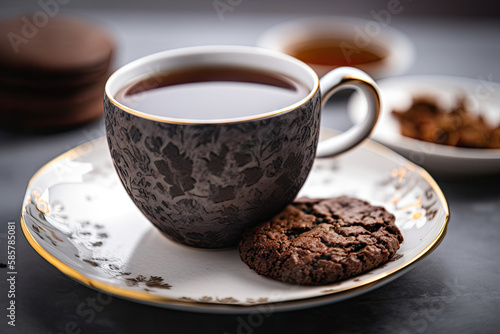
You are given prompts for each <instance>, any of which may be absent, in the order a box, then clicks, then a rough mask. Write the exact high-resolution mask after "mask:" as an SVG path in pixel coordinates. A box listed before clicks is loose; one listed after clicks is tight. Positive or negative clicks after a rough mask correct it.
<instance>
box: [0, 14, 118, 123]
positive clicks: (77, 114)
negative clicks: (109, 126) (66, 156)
mask: <svg viewBox="0 0 500 334" xmlns="http://www.w3.org/2000/svg"><path fill="white" fill-rule="evenodd" d="M37 18H38V19H37ZM42 23H43V24H42ZM0 36H1V37H0V109H1V111H0V112H1V115H2V121H1V122H0V128H2V129H4V130H10V131H25V132H26V131H28V132H52V131H58V130H63V129H67V128H70V127H74V126H77V125H80V124H83V123H87V122H90V121H93V120H95V119H97V118H99V117H100V116H101V115H102V114H103V106H102V96H103V92H104V85H105V82H106V79H107V78H108V76H109V73H110V70H111V60H112V55H113V49H114V45H113V42H112V39H111V38H110V36H108V34H107V33H105V32H103V31H102V30H101V29H98V28H96V27H95V26H94V25H93V24H92V23H87V22H85V21H82V20H80V19H74V18H68V17H59V16H55V17H52V18H50V17H47V19H46V20H44V21H41V20H40V19H39V16H36V15H34V16H30V15H26V16H22V17H16V18H13V19H9V20H6V21H3V22H1V23H0Z"/></svg>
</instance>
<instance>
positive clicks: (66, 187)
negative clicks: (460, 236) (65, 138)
mask: <svg viewBox="0 0 500 334" xmlns="http://www.w3.org/2000/svg"><path fill="white" fill-rule="evenodd" d="M341 194H346V195H351V196H356V197H359V198H362V199H366V200H369V201H370V202H371V203H373V204H378V205H384V206H385V207H386V209H387V210H389V211H390V212H392V213H393V214H395V216H396V224H397V225H398V226H399V228H400V229H401V231H402V233H403V236H404V238H405V242H404V244H402V245H401V248H400V250H399V251H398V253H397V254H396V255H395V257H394V258H393V259H392V260H391V261H390V262H388V263H387V264H385V265H384V266H382V267H379V268H377V269H374V270H371V271H370V272H368V273H365V274H363V275H360V276H358V277H355V278H352V279H348V280H345V281H342V282H340V283H336V284H331V285H325V286H294V285H290V284H286V283H281V282H278V281H274V280H271V279H267V278H264V277H261V276H259V275H257V274H256V273H255V272H253V271H252V270H251V269H249V268H248V267H247V266H246V265H245V264H244V263H243V262H242V261H241V260H240V258H239V255H238V251H237V250H236V249H224V250H200V249H195V248H189V247H185V246H181V245H179V244H176V243H174V242H171V241H169V240H167V239H166V238H164V237H163V236H162V235H161V234H160V233H159V232H158V231H157V230H156V229H155V228H154V227H153V225H152V224H150V223H149V222H148V221H147V220H146V218H145V217H144V216H143V215H142V214H141V213H140V212H139V210H138V209H137V208H136V207H135V206H134V204H133V203H132V201H131V200H130V199H129V197H128V196H127V194H126V192H125V190H124V189H123V188H122V185H121V184H120V181H119V179H118V177H117V176H116V175H115V171H114V169H113V166H112V164H111V159H110V157H109V154H108V149H107V145H106V142H105V140H104V139H102V138H101V139H97V140H94V141H91V142H89V143H87V144H84V145H82V146H79V147H77V148H75V149H72V150H71V151H68V152H67V153H64V154H63V155H61V156H59V157H58V158H56V159H54V160H52V161H51V162H49V163H48V164H47V165H45V166H44V167H42V168H41V169H40V170H39V171H38V172H37V173H36V174H35V175H34V176H33V178H32V179H31V181H30V182H29V184H28V189H27V192H26V198H25V201H24V203H23V210H22V216H21V222H22V223H21V224H22V229H23V232H24V234H25V236H26V238H27V239H28V241H29V243H30V244H31V245H32V247H33V248H34V249H35V250H36V251H37V252H38V253H39V254H40V255H41V256H42V257H43V258H45V259H46V260H47V261H48V262H50V263H51V264H52V265H54V266H55V267H57V268H58V269H59V270H61V271H62V272H63V273H65V274H66V275H68V276H70V277H71V278H73V279H75V280H77V281H79V282H81V283H82V284H85V285H87V286H89V287H92V288H95V289H98V290H101V291H104V292H107V293H110V294H113V295H115V296H119V297H122V298H126V299H130V300H133V301H137V302H142V303H147V304H152V305H156V306H160V307H166V308H173V309H179V310H187V311H197V312H211V313H247V312H254V311H255V310H256V309H257V310H260V311H261V312H263V311H262V310H267V311H273V312H275V311H285V310H293V309H300V308H307V307H312V306H317V305H322V304H326V303H332V302H336V301H340V300H343V299H346V298H351V297H353V296H356V295H358V294H361V293H364V292H367V291H370V290H371V289H374V288H376V287H380V286H381V285H383V284H385V283H387V282H389V281H392V280H393V279H395V278H397V277H399V276H400V275H401V274H403V273H404V272H406V271H407V270H408V269H410V268H411V267H412V266H413V265H414V264H415V263H416V262H417V261H418V260H420V259H422V258H423V257H424V256H426V255H428V254H429V253H430V252H432V251H433V250H434V249H435V248H436V247H437V246H438V245H439V243H440V242H441V241H442V239H443V238H444V235H445V233H446V226H447V223H448V217H449V211H448V206H447V203H446V200H445V198H444V196H443V194H442V192H441V190H440V189H439V187H438V186H437V184H436V183H435V182H434V180H433V179H432V178H431V177H430V176H429V175H428V174H427V173H426V172H425V171H424V170H423V169H421V168H419V167H417V166H415V165H413V164H412V163H410V162H408V161H407V160H406V159H404V158H402V157H400V156H399V155H397V154H395V153H393V152H392V151H390V150H388V149H386V148H384V147H382V146H381V145H378V144H375V143H373V142H371V141H366V142H365V143H364V144H363V145H362V147H361V148H359V149H356V150H354V151H352V152H350V153H347V154H344V155H342V156H340V157H338V158H336V159H322V160H317V161H316V162H315V165H314V167H313V171H312V173H311V175H310V177H309V179H308V181H307V182H306V185H305V186H304V188H303V189H302V191H301V194H300V195H301V196H302V195H304V196H307V195H308V196H310V197H328V196H336V195H341Z"/></svg>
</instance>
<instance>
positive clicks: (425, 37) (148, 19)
mask: <svg viewBox="0 0 500 334" xmlns="http://www.w3.org/2000/svg"><path fill="white" fill-rule="evenodd" d="M387 3H388V1H378V0H377V1H368V0H365V1H342V2H341V1H320V0H313V1H297V0H293V1H255V0H243V1H242V2H241V3H240V5H238V6H236V7H235V9H234V11H232V12H228V13H226V15H225V16H224V20H223V21H221V20H220V18H219V17H218V15H217V13H216V12H215V9H214V8H213V5H212V1H175V2H173V1H172V2H167V1H153V0H149V1H140V2H139V1H135V2H132V1H105V2H104V1H96V0H92V1H77V0H73V1H70V2H69V3H68V5H65V6H61V9H62V11H64V12H68V13H72V14H74V15H78V16H82V17H85V18H87V19H89V20H94V21H95V22H96V23H98V24H100V25H102V26H103V27H104V28H105V29H107V30H109V31H110V32H111V33H112V34H113V35H114V36H115V37H116V40H117V45H118V51H117V55H116V60H115V66H116V67H117V66H120V65H123V64H125V63H127V62H129V61H131V60H133V59H136V58H138V57H141V56H143V55H146V54H150V53H153V52H156V51H161V50H165V49H169V48H175V47H181V46H189V45H203V44H247V45H253V44H255V41H256V39H257V38H258V36H259V35H260V34H261V33H262V32H263V31H264V30H266V29H267V28H269V27H271V26H272V25H274V24H277V23H280V22H283V21H286V20H288V19H292V18H297V17H302V16H311V15H350V16H358V17H364V18H370V11H372V10H374V11H379V10H382V9H384V8H385V7H386V6H387ZM401 4H402V5H403V7H404V10H403V11H402V12H401V13H400V14H398V15H397V16H394V17H393V21H392V22H391V26H393V27H395V28H398V29H400V30H401V31H403V32H404V33H405V34H407V35H408V37H410V38H411V39H412V40H413V42H414V43H415V46H416V51H417V59H416V61H415V63H414V64H413V66H412V67H411V68H410V69H409V71H408V73H410V74H450V75H463V76H468V77H472V78H488V77H489V78H491V79H492V80H493V81H497V82H499V81H500V66H499V65H500V61H499V59H500V21H499V19H498V17H499V10H498V5H496V2H492V1H474V2H470V1H439V2H438V1H418V0H413V1H409V0H406V1H401ZM39 8H40V7H39V5H38V4H37V1H13V0H2V1H1V2H0V16H2V17H4V16H9V15H12V14H22V13H25V12H27V11H28V10H39ZM344 102H345V101H340V102H337V103H330V104H329V106H328V108H326V110H325V111H324V113H323V116H324V122H325V125H327V126H330V127H333V128H337V129H341V130H342V129H345V128H346V127H347V126H348V125H349V123H350V122H349V120H348V119H347V117H346V116H345V113H344V112H343V111H342V109H343V104H344ZM0 121H1V119H0ZM103 134H104V132H103V124H102V121H97V122H95V123H93V124H90V125H87V126H85V127H82V128H78V129H75V130H72V131H67V132H63V133H59V134H53V135H45V136H35V135H21V134H16V133H7V132H0V226H1V227H0V261H1V262H6V244H5V238H6V235H5V233H6V223H7V222H8V221H15V222H16V223H17V250H18V251H17V261H18V268H17V270H18V275H17V292H18V294H17V296H16V301H17V306H18V308H17V324H18V326H17V327H16V328H15V329H13V328H10V327H8V326H7V325H6V318H5V316H4V315H3V312H4V311H2V310H5V307H6V305H5V302H6V301H7V298H6V291H7V286H6V281H5V279H4V277H3V276H4V273H3V272H2V271H3V270H4V269H0V332H1V333H4V332H7V333H61V332H62V333H63V332H64V331H65V325H66V324H67V323H68V322H71V321H75V322H76V323H77V324H78V326H79V327H80V328H81V329H82V332H84V333H137V332H147V333H149V332H151V333H153V332H171V333H177V332H183V333H190V332H192V333H199V332H209V333H212V332H213V333H225V332H227V333H237V332H238V329H239V325H240V323H241V321H242V320H241V319H243V320H245V321H246V320H247V316H241V317H238V316H229V315H227V316H225V315H205V314H196V313H184V312H178V311H170V310H164V309H159V308H155V307H149V306H144V305H140V304H136V303H132V302H128V301H124V300H121V299H119V298H113V300H112V302H111V303H110V304H109V305H106V306H105V307H104V309H103V310H102V311H100V312H98V313H97V315H96V318H95V319H94V320H93V321H91V322H89V323H87V322H85V321H84V320H82V319H81V318H80V317H79V316H78V315H77V314H76V312H75V310H76V308H77V307H78V306H79V305H80V304H81V303H84V302H85V301H86V300H87V298H95V297H96V294H97V292H95V291H93V290H91V289H88V288H86V287H84V286H82V285H80V284H78V283H76V282H74V281H72V280H70V279H68V278H67V277H66V276H64V275H63V274H61V273H60V272H59V271H58V270H57V269H55V268H53V267H52V266H51V265H50V264H48V263H47V262H46V261H45V260H43V259H42V258H41V257H40V256H38V254H36V252H35V251H34V250H33V249H32V248H31V247H30V246H29V245H28V244H27V242H26V240H25V239H24V237H23V236H22V232H21V230H20V226H19V214H20V209H21V203H22V200H23V196H24V191H25V187H26V184H27V181H28V180H29V178H30V177H31V175H32V174H33V173H34V172H35V171H36V170H37V169H38V168H39V167H40V166H41V165H43V164H44V163H46V162H47V161H49V160H50V159H51V158H53V157H55V156H57V155H59V154H60V153H62V152H64V151H66V150H68V149H70V148H72V147H74V146H76V145H78V144H81V143H84V142H86V141H88V140H90V139H92V138H95V137H98V136H102V135H103ZM436 180H437V182H438V183H439V185H440V186H441V187H442V189H443V191H444V193H445V196H446V197H447V199H448V200H449V204H450V208H451V212H452V219H451V222H450V226H449V230H448V234H447V236H446V238H445V240H444V241H443V243H442V244H441V245H440V246H439V248H438V249H437V250H436V251H435V252H434V253H432V254H431V255H430V256H428V257H427V258H425V259H424V260H423V261H422V262H421V263H420V264H419V265H418V266H417V268H416V269H414V270H412V271H411V272H409V273H407V274H406V275H404V276H403V277H401V278H399V279H397V280H396V281H394V282H392V283H390V284H388V285H387V286H385V287H382V288H380V289H377V290H375V291H373V292H370V293H367V294H365V295H362V296H359V297H356V298H352V299H350V300H347V301H344V302H340V303H337V304H332V305H329V306H325V307H320V308H314V309H309V310H304V311H297V312H287V313H280V314H273V315H271V316H270V317H266V318H265V320H264V321H263V323H262V324H261V325H260V326H258V327H257V328H252V332H253V333H276V332H278V333H279V332H290V333H310V332H313V331H316V332H319V333H322V332H359V333H363V332H372V333H388V332H391V333H423V332H425V333H479V332H480V333H498V328H500V320H499V317H498V314H499V313H500V287H499V282H500V262H499V259H498V255H499V254H500V243H499V242H498V240H500V226H499V224H500V193H499V190H498V189H499V186H500V178H499V177H498V176H496V177H486V178H461V179H454V180H453V179H452V180H450V179H446V178H443V177H436Z"/></svg>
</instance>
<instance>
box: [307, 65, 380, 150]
mask: <svg viewBox="0 0 500 334" xmlns="http://www.w3.org/2000/svg"><path fill="white" fill-rule="evenodd" d="M319 86H320V91H321V96H322V97H321V107H322V108H323V106H324V105H325V103H326V101H328V99H329V98H330V96H332V95H333V94H334V93H336V92H337V91H339V90H341V89H344V88H354V89H356V90H357V91H358V92H360V93H361V94H363V95H364V97H365V99H366V101H367V105H368V112H367V114H366V117H365V119H364V120H363V121H361V122H360V123H358V124H355V125H353V126H352V127H351V128H350V129H349V130H347V131H346V132H344V133H342V134H340V135H338V136H335V137H333V138H329V139H326V140H322V141H320V142H319V144H318V148H317V151H316V157H318V158H321V157H331V156H334V155H337V154H340V153H343V152H345V151H348V150H350V149H351V148H353V147H355V146H356V145H358V144H359V143H361V142H362V141H363V140H364V139H365V138H366V137H368V136H369V135H370V133H371V132H372V130H373V128H374V127H375V124H376V123H377V119H378V116H379V113H380V94H379V91H378V87H377V85H376V84H375V81H374V80H373V79H372V78H371V77H370V76H369V75H368V74H366V73H365V72H363V71H361V70H358V69H356V68H352V67H339V68H336V69H334V70H332V71H330V72H328V73H327V74H326V75H325V76H324V77H322V78H321V80H320V84H319Z"/></svg>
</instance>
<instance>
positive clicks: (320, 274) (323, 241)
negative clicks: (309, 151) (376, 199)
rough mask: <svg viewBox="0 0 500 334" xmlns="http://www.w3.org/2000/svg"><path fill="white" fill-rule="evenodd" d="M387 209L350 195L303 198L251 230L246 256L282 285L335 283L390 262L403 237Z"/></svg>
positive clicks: (245, 239) (242, 249)
mask: <svg viewBox="0 0 500 334" xmlns="http://www.w3.org/2000/svg"><path fill="white" fill-rule="evenodd" d="M394 222H395V218H394V216H393V215H392V214H390V213H389V212H387V211H386V210H385V209H384V208H383V207H379V206H372V205H370V204H369V203H368V202H365V201H362V200H359V199H356V198H350V197H347V196H342V197H337V198H331V199H317V200H315V199H299V200H296V201H295V202H294V203H292V204H290V205H288V206H287V207H286V208H285V210H283V211H282V212H281V213H279V214H278V215H276V216H275V217H274V218H272V219H271V220H270V221H267V222H263V223H261V224H259V225H257V226H255V227H253V228H252V229H250V230H248V231H246V232H245V233H244V235H243V237H242V240H241V241H240V244H239V252H240V257H241V259H242V260H243V262H245V263H246V264H247V265H248V266H249V267H250V268H251V269H253V270H255V271H256V272H257V273H258V274H260V275H263V276H266V277H269V278H273V279H276V280H279V281H283V282H288V283H293V284H304V285H319V284H329V283H334V282H337V281H340V280H343V279H346V278H349V277H353V276H355V275H358V274H361V273H363V272H366V271H368V270H370V269H373V268H376V267H378V266H380V265H381V264H383V263H385V262H387V261H388V260H389V259H390V258H391V257H392V256H393V255H394V254H395V253H396V252H397V250H398V249H399V244H400V243H401V242H403V236H402V234H401V232H400V231H399V229H398V228H397V226H396V225H395V224H394Z"/></svg>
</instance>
